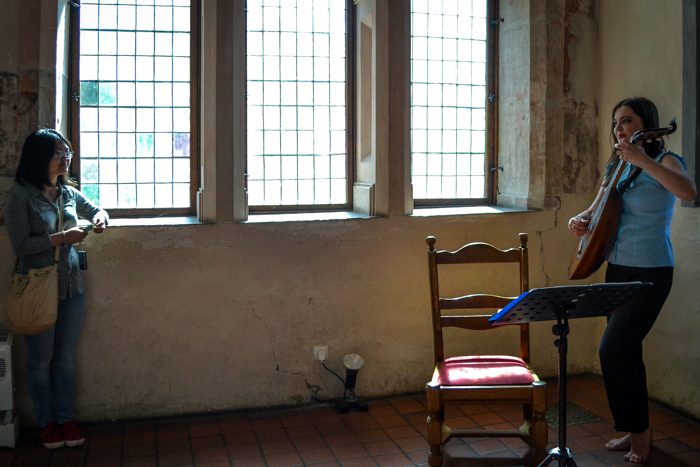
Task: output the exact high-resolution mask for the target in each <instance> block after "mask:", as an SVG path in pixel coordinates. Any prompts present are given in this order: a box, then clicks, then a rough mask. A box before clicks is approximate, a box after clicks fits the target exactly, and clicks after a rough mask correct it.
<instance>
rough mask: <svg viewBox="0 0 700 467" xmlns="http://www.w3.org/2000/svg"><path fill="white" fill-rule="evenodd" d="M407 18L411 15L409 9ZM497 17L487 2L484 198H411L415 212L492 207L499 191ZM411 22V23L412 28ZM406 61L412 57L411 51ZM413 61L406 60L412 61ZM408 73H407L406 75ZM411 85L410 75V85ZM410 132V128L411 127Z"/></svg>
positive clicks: (495, 5)
mask: <svg viewBox="0 0 700 467" xmlns="http://www.w3.org/2000/svg"><path fill="white" fill-rule="evenodd" d="M410 14H411V15H412V14H413V11H412V9H411V11H410ZM500 23H501V21H500V16H499V8H498V0H487V3H486V103H485V104H486V105H485V110H486V138H485V141H486V148H485V153H484V157H485V159H486V160H485V167H484V169H485V173H484V183H485V190H484V191H485V194H486V196H485V197H484V198H419V199H417V198H415V197H412V201H413V207H414V209H419V208H436V207H447V206H450V207H452V206H482V205H495V204H496V201H497V200H496V195H497V187H498V165H497V158H496V154H497V147H496V144H497V141H498V115H497V114H498V107H497V102H498V100H497V89H498V53H497V51H498V29H499V26H500ZM412 25H413V21H411V26H412ZM409 37H413V31H412V30H410V31H409ZM409 57H413V52H412V49H411V51H410V52H409ZM411 59H412V58H409V60H411ZM409 73H410V72H409ZM412 84H413V81H412V80H411V76H410V75H409V85H412ZM412 109H413V105H412V103H409V112H412ZM410 131H411V132H412V131H413V124H412V123H411V125H410ZM410 153H411V170H410V177H411V180H412V179H413V169H412V167H413V147H411V150H410Z"/></svg>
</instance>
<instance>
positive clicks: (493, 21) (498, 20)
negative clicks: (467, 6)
mask: <svg viewBox="0 0 700 467" xmlns="http://www.w3.org/2000/svg"><path fill="white" fill-rule="evenodd" d="M503 21H505V20H504V19H503V16H499V17H498V18H493V19H491V25H492V26H498V25H499V24H501V23H502V22H503Z"/></svg>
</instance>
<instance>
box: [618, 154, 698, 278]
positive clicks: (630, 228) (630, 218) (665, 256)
mask: <svg viewBox="0 0 700 467" xmlns="http://www.w3.org/2000/svg"><path fill="white" fill-rule="evenodd" d="M668 155H670V156H672V157H675V158H676V159H678V160H679V161H680V163H681V164H683V167H685V162H684V161H683V158H682V157H681V156H679V155H678V154H675V153H672V152H668V151H665V152H661V153H659V155H658V156H656V158H655V160H656V161H658V162H661V159H663V158H664V157H665V156H668ZM635 168H636V167H635ZM631 171H632V165H628V166H627V168H626V169H625V171H624V172H623V173H622V176H621V177H620V181H619V182H618V184H617V187H618V189H619V188H620V185H621V184H622V183H624V181H625V180H626V179H627V178H628V177H629V176H630V172H631ZM621 201H622V203H621V204H622V210H621V212H620V223H619V225H618V229H617V238H616V239H615V243H614V244H613V247H612V249H611V251H610V253H608V257H607V258H606V259H607V261H608V262H609V263H612V264H618V265H621V266H634V267H642V268H652V267H663V266H673V265H674V260H673V248H672V247H671V218H672V217H673V207H674V205H675V203H676V197H675V195H673V194H672V193H671V192H670V191H668V190H667V189H666V188H664V186H663V185H662V184H661V183H659V182H657V181H656V179H654V178H653V177H651V176H650V175H649V174H647V173H646V171H643V172H641V173H640V174H639V176H638V177H637V178H636V179H635V180H634V181H633V182H632V184H631V185H630V186H629V188H628V189H627V191H625V193H623V194H622V197H621Z"/></svg>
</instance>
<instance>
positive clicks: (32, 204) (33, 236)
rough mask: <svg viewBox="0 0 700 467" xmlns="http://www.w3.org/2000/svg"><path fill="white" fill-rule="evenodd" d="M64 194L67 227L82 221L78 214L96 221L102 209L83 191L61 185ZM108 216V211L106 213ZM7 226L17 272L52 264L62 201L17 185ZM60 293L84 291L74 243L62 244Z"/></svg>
mask: <svg viewBox="0 0 700 467" xmlns="http://www.w3.org/2000/svg"><path fill="white" fill-rule="evenodd" d="M60 196H62V197H63V204H64V206H63V230H68V229H70V228H72V227H75V226H76V225H77V224H78V217H81V218H83V219H88V220H92V218H93V217H94V216H95V215H96V214H97V213H98V212H100V211H101V209H100V208H99V207H97V206H96V205H95V204H93V203H92V202H91V201H90V200H89V199H87V198H86V197H85V195H83V194H82V193H81V192H80V191H78V190H76V189H75V188H73V187H70V186H64V185H61V195H60ZM104 215H105V217H106V216H107V213H104ZM5 227H6V228H7V233H8V236H9V237H10V244H11V245H12V250H13V251H14V252H15V254H16V255H17V258H18V262H17V269H16V270H15V272H17V273H19V274H26V273H27V271H28V270H30V269H38V268H43V267H46V266H50V265H51V264H53V261H54V247H53V246H52V245H51V239H50V238H49V235H50V234H52V233H55V232H56V231H57V230H58V200H57V201H56V203H52V202H51V201H49V200H48V199H47V198H46V197H45V196H44V194H43V193H42V192H41V190H39V189H38V188H36V187H34V186H32V185H30V184H28V183H27V184H26V185H19V184H15V187H14V189H13V190H12V191H11V192H10V194H9V195H8V197H7V202H6V204H5ZM58 292H59V298H60V299H61V300H64V299H66V298H70V297H72V296H73V295H77V294H81V293H83V292H84V286H83V278H82V275H81V272H80V268H79V267H78V253H77V252H76V250H75V247H74V246H73V245H66V244H62V245H61V253H60V256H59V260H58Z"/></svg>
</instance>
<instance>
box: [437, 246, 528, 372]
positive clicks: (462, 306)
mask: <svg viewBox="0 0 700 467" xmlns="http://www.w3.org/2000/svg"><path fill="white" fill-rule="evenodd" d="M518 235H519V237H520V245H519V246H518V247H517V248H510V249H507V250H500V249H498V248H496V247H495V246H493V245H491V244H488V243H482V242H474V243H468V244H466V245H464V246H462V247H461V248H459V249H458V250H455V251H447V250H436V249H435V242H436V240H435V237H432V236H430V237H427V238H426V239H425V241H426V242H427V244H428V267H429V272H430V303H431V308H432V318H433V346H434V353H435V362H436V363H437V362H440V361H443V360H444V359H445V351H444V341H443V328H446V327H456V328H463V329H471V330H487V329H492V326H491V325H490V324H489V322H488V319H489V317H490V316H491V315H492V314H493V313H494V312H495V311H496V310H497V309H500V308H503V307H504V306H505V305H506V304H507V303H508V302H510V301H511V300H513V299H514V298H516V297H517V296H518V295H520V294H521V293H523V292H525V291H527V290H529V276H528V257H527V234H526V233H521V234H518ZM488 263H517V264H518V265H519V268H518V269H519V273H520V280H519V290H518V294H517V295H514V296H501V295H495V294H490V293H473V294H469V295H464V296H461V297H444V296H441V295H440V281H439V275H438V268H439V267H441V266H444V265H450V264H452V265H454V264H488ZM466 290H468V284H467V285H466V286H465V291H466ZM470 292H471V291H470ZM486 309H490V313H489V314H483V311H484V310H486ZM443 310H450V311H449V314H447V315H445V314H443ZM460 310H462V311H465V312H466V311H471V313H468V314H459V315H456V314H454V313H455V312H456V311H460ZM475 311H481V312H482V313H481V314H474V312H475ZM518 326H520V358H522V359H523V360H525V363H527V364H529V363H530V328H529V325H527V324H519V325H518Z"/></svg>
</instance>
